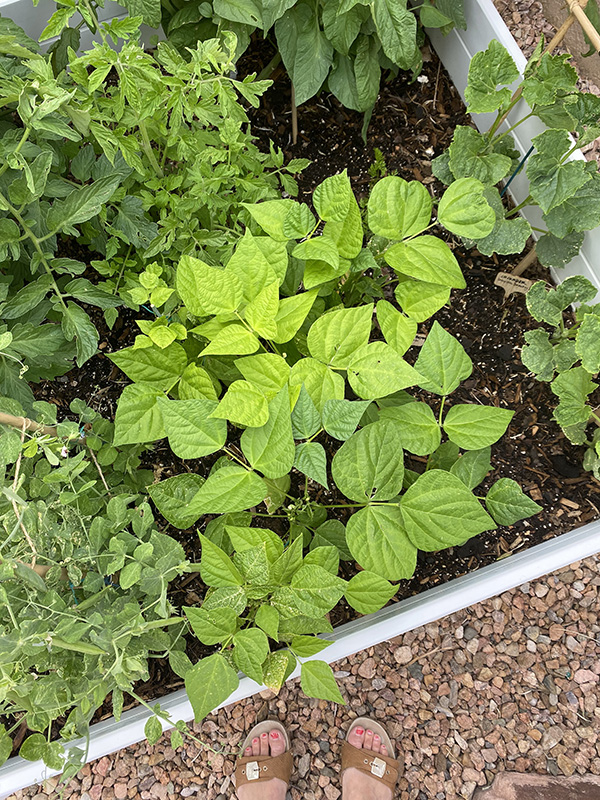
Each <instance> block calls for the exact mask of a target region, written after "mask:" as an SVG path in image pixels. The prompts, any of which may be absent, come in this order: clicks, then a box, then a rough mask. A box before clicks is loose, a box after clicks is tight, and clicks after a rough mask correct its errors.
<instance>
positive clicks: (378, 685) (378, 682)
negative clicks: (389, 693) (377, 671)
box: [371, 678, 387, 691]
mask: <svg viewBox="0 0 600 800" xmlns="http://www.w3.org/2000/svg"><path fill="white" fill-rule="evenodd" d="M371 686H372V687H373V688H374V689H376V690H377V691H379V690H380V689H385V687H386V686H387V681H386V680H384V679H383V678H373V680H372V681H371Z"/></svg>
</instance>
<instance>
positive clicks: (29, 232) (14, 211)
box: [0, 192, 69, 314]
mask: <svg viewBox="0 0 600 800" xmlns="http://www.w3.org/2000/svg"><path fill="white" fill-rule="evenodd" d="M0 201H2V202H3V203H4V205H5V206H6V207H7V208H8V210H9V211H10V213H11V214H12V215H13V217H14V218H15V219H16V220H17V222H18V223H19V225H20V226H21V227H22V228H23V230H24V231H25V233H26V234H27V238H28V239H30V241H31V242H32V243H33V246H34V247H35V249H36V250H37V253H38V255H39V257H40V261H41V262H42V266H43V267H44V269H45V270H46V272H47V274H48V275H49V276H50V279H51V281H52V288H53V289H54V292H55V294H56V296H57V297H58V299H59V300H60V304H61V306H62V307H63V310H64V312H65V313H67V314H68V313H69V309H68V308H67V304H66V303H65V301H64V297H63V294H62V292H61V291H60V289H59V288H58V284H57V283H56V281H55V279H54V273H53V272H52V267H51V266H50V264H48V261H47V260H46V256H45V255H44V253H43V251H42V248H41V247H40V240H39V239H38V238H37V236H36V235H35V234H34V232H33V231H32V230H31V228H30V227H29V226H28V225H27V223H26V222H25V220H24V219H23V217H22V216H21V215H20V214H19V212H18V211H17V209H16V208H15V207H14V206H13V205H11V204H10V203H9V202H8V200H7V199H6V197H4V195H3V194H2V193H1V192H0Z"/></svg>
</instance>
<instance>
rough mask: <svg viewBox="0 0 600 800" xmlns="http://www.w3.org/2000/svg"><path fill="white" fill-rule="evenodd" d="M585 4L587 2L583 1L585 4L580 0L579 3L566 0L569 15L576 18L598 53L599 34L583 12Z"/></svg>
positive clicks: (599, 44) (599, 47)
mask: <svg viewBox="0 0 600 800" xmlns="http://www.w3.org/2000/svg"><path fill="white" fill-rule="evenodd" d="M587 2H588V0H585V2H583V0H581V2H580V0H567V3H568V4H569V10H570V12H571V14H572V15H573V16H574V17H576V18H577V22H578V23H579V24H580V25H581V27H582V28H583V31H584V33H585V35H586V36H587V37H588V39H589V40H590V42H591V43H592V44H593V46H594V47H595V48H596V50H597V51H599V52H600V34H599V33H598V31H597V30H596V28H594V26H593V25H592V23H591V21H590V20H589V19H588V17H587V16H586V14H585V11H584V10H583V9H584V8H585V7H586V5H587Z"/></svg>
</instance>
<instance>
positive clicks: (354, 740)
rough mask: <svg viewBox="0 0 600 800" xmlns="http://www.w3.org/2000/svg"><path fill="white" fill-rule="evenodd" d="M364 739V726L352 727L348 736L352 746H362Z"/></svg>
mask: <svg viewBox="0 0 600 800" xmlns="http://www.w3.org/2000/svg"><path fill="white" fill-rule="evenodd" d="M364 741H365V729H364V728H360V727H359V728H354V730H353V731H352V733H351V734H350V735H349V736H348V742H349V743H350V744H351V745H352V746H353V747H358V748H359V749H360V748H361V747H363V745H364Z"/></svg>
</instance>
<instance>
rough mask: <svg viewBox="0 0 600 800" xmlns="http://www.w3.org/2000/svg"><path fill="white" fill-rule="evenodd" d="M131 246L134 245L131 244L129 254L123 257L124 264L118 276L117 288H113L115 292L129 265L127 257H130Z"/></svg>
mask: <svg viewBox="0 0 600 800" xmlns="http://www.w3.org/2000/svg"><path fill="white" fill-rule="evenodd" d="M131 247H132V245H129V249H128V250H127V255H126V256H125V258H124V259H123V265H122V266H121V269H120V271H119V275H118V277H117V282H116V283H115V288H114V289H113V290H112V293H113V294H116V293H117V290H118V288H119V284H120V283H121V278H122V277H123V273H124V272H125V267H126V265H127V259H128V258H129V254H130V253H131Z"/></svg>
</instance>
